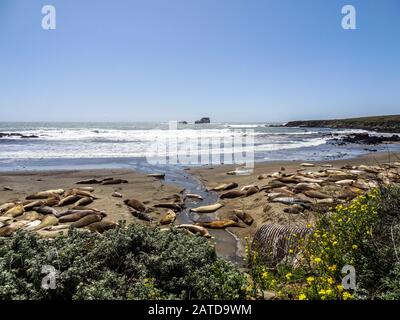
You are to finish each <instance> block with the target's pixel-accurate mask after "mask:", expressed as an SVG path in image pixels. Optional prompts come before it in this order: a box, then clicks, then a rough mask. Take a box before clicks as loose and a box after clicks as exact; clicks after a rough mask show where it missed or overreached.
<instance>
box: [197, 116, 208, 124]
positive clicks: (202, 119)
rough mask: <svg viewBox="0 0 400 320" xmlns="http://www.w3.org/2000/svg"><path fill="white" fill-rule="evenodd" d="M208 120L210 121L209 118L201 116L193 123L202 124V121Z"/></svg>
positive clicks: (206, 121)
mask: <svg viewBox="0 0 400 320" xmlns="http://www.w3.org/2000/svg"><path fill="white" fill-rule="evenodd" d="M210 122H211V121H210V118H208V117H204V118H201V119H200V120H196V121H195V122H194V123H195V124H202V123H210Z"/></svg>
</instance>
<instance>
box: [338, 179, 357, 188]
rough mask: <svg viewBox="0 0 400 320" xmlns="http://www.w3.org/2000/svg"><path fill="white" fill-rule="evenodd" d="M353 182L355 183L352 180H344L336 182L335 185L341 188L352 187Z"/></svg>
mask: <svg viewBox="0 0 400 320" xmlns="http://www.w3.org/2000/svg"><path fill="white" fill-rule="evenodd" d="M354 182H355V181H354V180H351V179H345V180H339V181H336V182H335V183H336V184H338V185H341V186H351V185H353V183H354Z"/></svg>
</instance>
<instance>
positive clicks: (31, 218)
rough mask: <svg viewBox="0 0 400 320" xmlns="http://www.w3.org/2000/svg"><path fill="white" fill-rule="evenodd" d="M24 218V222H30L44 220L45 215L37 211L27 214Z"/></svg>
mask: <svg viewBox="0 0 400 320" xmlns="http://www.w3.org/2000/svg"><path fill="white" fill-rule="evenodd" d="M22 218H23V219H24V220H29V221H34V220H42V219H43V218H44V215H43V214H41V213H38V212H36V211H30V212H25V213H24V215H23V216H22Z"/></svg>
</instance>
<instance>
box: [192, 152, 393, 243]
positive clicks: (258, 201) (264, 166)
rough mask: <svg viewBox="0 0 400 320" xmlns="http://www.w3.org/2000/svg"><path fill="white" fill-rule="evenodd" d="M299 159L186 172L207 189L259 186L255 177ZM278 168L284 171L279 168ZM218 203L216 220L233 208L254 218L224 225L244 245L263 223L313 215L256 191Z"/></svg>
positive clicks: (291, 167) (381, 157)
mask: <svg viewBox="0 0 400 320" xmlns="http://www.w3.org/2000/svg"><path fill="white" fill-rule="evenodd" d="M399 159H400V154H399V153H370V154H367V155H363V156H360V157H357V158H353V159H345V160H335V161H317V162H312V163H313V164H315V167H312V168H307V171H318V170H321V169H322V167H321V166H322V165H326V164H331V165H332V167H333V168H341V167H342V166H345V165H351V166H359V165H368V166H376V165H379V164H384V163H393V162H396V161H399ZM302 162H304V161H274V162H262V163H256V164H255V168H254V172H253V173H252V174H251V175H236V176H232V175H227V172H229V171H231V170H235V168H237V166H234V165H223V166H217V167H208V168H195V169H190V170H189V172H191V173H192V174H194V175H196V176H198V177H199V178H200V179H201V181H202V182H203V183H204V184H205V185H206V186H207V188H209V189H211V188H213V187H215V186H217V185H219V184H223V183H230V182H236V183H238V184H239V187H238V188H241V187H243V186H246V185H251V184H254V185H256V186H259V187H260V186H262V185H265V184H266V183H267V179H262V180H259V179H257V177H258V176H259V175H261V174H272V173H274V172H279V171H281V172H284V173H286V174H290V173H295V172H296V170H298V169H301V166H300V164H301V163H302ZM282 168H284V169H285V170H284V171H282V170H281V169H282ZM220 203H222V204H224V207H222V208H221V209H220V210H219V211H218V216H219V218H220V219H231V218H232V217H233V216H234V214H233V211H234V210H235V209H241V210H244V211H245V212H248V213H250V214H251V215H252V217H253V218H254V223H253V224H252V225H251V226H247V227H245V228H228V229H229V230H230V231H231V232H232V233H234V234H235V235H237V236H238V237H239V239H240V240H241V245H242V246H243V245H244V244H245V237H248V239H249V241H251V238H252V236H253V235H254V233H255V232H256V231H257V229H258V228H259V227H260V226H261V225H263V224H264V223H278V224H285V225H289V224H296V225H307V224H308V223H312V222H313V221H314V220H315V217H314V215H312V214H310V213H309V212H307V211H306V212H305V213H302V214H301V215H296V214H288V213H285V212H283V208H285V207H286V206H285V205H283V204H279V203H271V202H269V201H268V200H267V197H266V196H265V194H264V193H256V194H254V195H252V196H249V197H244V198H236V199H223V200H220Z"/></svg>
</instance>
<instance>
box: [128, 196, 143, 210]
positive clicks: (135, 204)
mask: <svg viewBox="0 0 400 320" xmlns="http://www.w3.org/2000/svg"><path fill="white" fill-rule="evenodd" d="M124 203H125V204H126V205H127V206H128V207H131V208H133V209H135V210H136V211H139V212H144V211H146V207H145V205H144V204H143V203H142V202H141V201H139V200H136V199H133V198H132V199H126V200H124Z"/></svg>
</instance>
